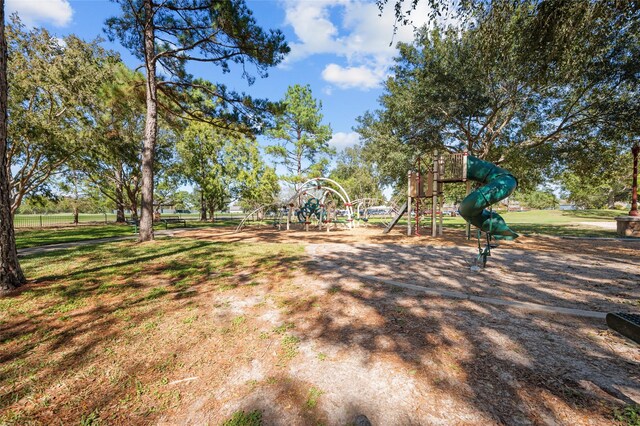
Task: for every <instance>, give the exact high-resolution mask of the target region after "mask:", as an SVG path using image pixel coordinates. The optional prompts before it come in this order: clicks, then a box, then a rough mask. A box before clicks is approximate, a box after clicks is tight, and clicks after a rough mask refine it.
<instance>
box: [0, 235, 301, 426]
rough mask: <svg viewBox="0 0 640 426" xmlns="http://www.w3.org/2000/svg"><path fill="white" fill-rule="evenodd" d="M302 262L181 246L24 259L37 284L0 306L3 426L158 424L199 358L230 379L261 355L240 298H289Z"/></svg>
mask: <svg viewBox="0 0 640 426" xmlns="http://www.w3.org/2000/svg"><path fill="white" fill-rule="evenodd" d="M301 254H302V247H301V246H298V245H287V244H277V245H276V244H267V245H264V244H260V245H255V244H246V243H217V242H208V241H197V240H189V239H179V238H174V239H166V240H156V241H154V242H151V243H146V244H139V243H136V242H132V241H125V242H116V243H109V244H101V245H97V246H83V247H78V248H77V249H75V250H73V251H59V252H51V253H46V254H40V255H33V256H27V257H25V258H23V259H22V262H21V263H22V267H23V269H24V270H25V273H26V275H27V277H29V279H30V282H29V283H28V284H27V285H26V286H25V287H24V288H22V289H21V290H19V291H17V292H14V293H11V294H9V295H7V296H6V297H3V298H0V336H2V338H1V339H0V424H2V425H21V424H58V423H63V424H86V425H97V424H125V423H126V424H131V425H136V424H148V423H149V422H150V421H151V419H153V418H156V416H159V415H162V414H163V413H166V412H167V411H168V410H171V409H172V408H175V407H176V406H178V405H179V404H180V401H181V398H182V396H181V392H180V389H179V388H177V387H176V386H175V385H171V383H172V382H173V381H176V380H177V381H180V380H181V379H184V378H189V377H190V376H191V375H192V374H191V373H190V369H191V368H192V366H193V365H194V363H195V364H196V365H197V363H199V362H204V361H201V360H198V359H196V360H194V359H193V358H191V357H193V356H203V357H207V356H208V355H209V354H214V355H215V356H214V357H213V359H214V360H215V362H214V365H212V368H213V370H214V371H216V372H217V371H227V372H228V371H231V368H232V366H233V365H234V363H236V362H237V354H238V353H244V351H249V352H251V351H254V350H257V349H253V347H254V346H255V345H257V343H255V342H263V340H261V339H260V338H259V336H260V331H259V330H257V329H256V327H255V324H254V322H253V321H254V320H253V319H252V317H251V316H250V315H248V314H238V313H235V314H233V308H232V307H231V306H230V302H229V300H230V299H229V298H230V297H231V298H233V300H244V299H245V298H247V297H255V296H252V294H253V293H254V292H256V291H260V292H265V291H269V292H272V293H278V291H279V290H278V285H280V284H281V283H285V284H286V282H287V280H288V279H290V276H291V275H290V272H289V270H290V267H291V266H292V265H295V264H297V263H298V262H300V259H301ZM274 276H277V277H278V278H277V279H274V278H273V277H274ZM267 278H268V279H267ZM256 279H260V280H261V282H262V281H264V282H265V284H264V285H261V286H255V285H251V283H253V282H255V280H256ZM227 287H228V288H230V289H229V290H226V291H224V292H220V291H219V289H220V288H227ZM285 287H286V286H285ZM225 312H229V314H225ZM219 315H228V316H227V317H219ZM271 336H273V340H275V339H276V338H275V336H276V335H275V334H272V335H271ZM270 339H271V337H270ZM275 341H276V342H277V340H275ZM287 342H288V343H287ZM287 342H283V345H284V346H285V347H286V348H287V351H286V353H287V354H289V356H293V355H292V353H293V352H295V351H297V349H296V348H297V343H295V342H293V341H291V342H289V341H287ZM296 342H297V341H296ZM190 348H197V350H194V351H191V350H189V349H190ZM187 354H191V355H187ZM193 354H197V355H193ZM207 359H209V358H207ZM209 362H211V361H207V363H209ZM193 380H196V379H193ZM216 380H219V381H220V386H222V385H223V383H224V380H225V376H224V375H222V374H219V373H216V376H215V377H214V378H209V379H208V380H207V383H209V384H210V383H215V382H216ZM52 407H53V408H55V409H53V410H52ZM232 424H236V423H232ZM238 424H243V423H238ZM247 424H251V423H247Z"/></svg>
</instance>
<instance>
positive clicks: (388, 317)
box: [0, 227, 640, 426]
mask: <svg viewBox="0 0 640 426" xmlns="http://www.w3.org/2000/svg"><path fill="white" fill-rule="evenodd" d="M219 242H222V243H224V242H237V243H240V244H218V243H219ZM242 243H251V244H247V245H245V244H242ZM274 243H275V244H274ZM278 243H295V244H301V245H302V246H303V248H301V247H300V246H295V245H286V246H285V245H284V244H278ZM150 244H152V246H151V247H156V249H157V250H156V251H153V250H150V249H148V247H147V249H146V251H145V250H143V248H144V247H143V246H141V245H137V244H136V243H134V242H112V243H109V244H104V245H101V246H96V247H98V248H96V249H91V250H89V249H86V248H85V250H84V251H83V250H82V248H79V249H78V251H77V252H74V251H72V250H69V251H68V252H65V253H66V254H64V255H60V254H57V255H54V254H52V253H43V254H40V255H39V256H42V257H38V258H36V259H37V261H38V262H42V263H47V262H53V261H52V260H51V259H60V260H58V262H59V263H62V264H63V265H62V266H61V265H52V267H55V271H56V272H55V274H53V275H51V273H49V272H46V271H45V272H43V276H42V277H41V278H40V279H39V280H37V281H33V282H30V283H29V284H28V285H27V286H26V288H25V289H24V290H23V291H24V294H23V295H22V296H21V295H20V293H17V294H16V295H14V298H15V303H14V304H13V305H10V304H9V302H11V300H8V301H7V302H6V303H7V306H13V308H12V309H14V310H15V317H11V318H7V319H6V320H5V322H0V334H2V333H5V332H6V333H9V334H10V336H0V337H2V339H4V346H2V348H3V350H0V367H2V368H0V425H2V424H3V420H2V419H7V420H6V424H8V425H23V424H33V425H49V424H76V425H77V424H83V425H92V426H95V425H112V424H113V425H127V426H129V425H149V424H156V425H166V426H169V425H222V424H224V422H225V421H227V420H228V419H230V418H231V417H232V416H234V414H238V413H240V412H244V413H245V414H247V413H253V412H256V411H259V412H260V413H261V418H262V424H264V425H283V426H284V425H286V426H297V425H300V426H306V425H327V426H329V425H331V426H333V425H336V426H346V425H351V424H353V422H354V420H355V418H356V416H358V415H365V416H367V418H368V419H369V420H370V421H371V423H372V424H373V425H380V426H395V425H398V426H400V425H498V424H506V425H620V424H637V419H638V416H640V345H638V344H636V343H634V342H632V341H630V340H628V339H626V338H624V337H622V336H621V335H619V334H617V333H616V332H613V331H611V330H609V329H608V328H607V326H606V323H605V321H604V319H603V317H604V315H605V313H606V312H612V311H613V312H621V311H623V312H631V313H640V284H639V283H640V241H639V240H613V239H591V240H586V239H560V238H549V237H536V238H532V237H524V236H523V237H521V238H519V239H517V240H516V241H512V242H504V243H500V245H499V247H497V248H496V249H494V250H493V251H492V256H491V257H490V258H489V262H488V265H487V268H486V269H484V270H481V271H472V270H471V268H470V264H471V261H472V259H473V258H474V256H475V254H476V253H477V243H476V241H474V240H471V241H468V240H467V239H465V238H464V236H463V235H462V232H461V231H453V230H445V234H444V236H443V237H441V238H431V237H427V236H422V237H407V236H406V235H404V234H403V231H402V230H395V231H392V233H391V234H389V235H383V234H382V232H381V229H380V228H375V227H368V228H358V229H355V230H340V231H331V232H328V233H327V232H325V231H323V232H303V231H289V232H286V231H277V230H275V229H273V228H269V227H262V228H247V229H246V230H244V231H243V232H240V233H235V232H233V229H230V228H208V229H197V230H195V229H194V230H185V231H176V232H174V233H173V236H172V237H166V238H165V237H163V238H158V239H157V240H156V241H155V242H153V243H150ZM137 250H140V252H141V253H143V257H144V258H143V259H138V255H136V253H138V252H137ZM247 250H248V251H247ZM115 252H121V253H125V254H126V253H129V254H127V255H126V256H125V255H122V256H123V257H119V258H118V259H119V260H118V259H116V260H113V259H111V257H110V256H113V254H112V253H115ZM246 253H250V255H247V254H246ZM251 253H259V254H260V255H259V256H257V255H255V254H251ZM178 254H179V256H178ZM83 256H84V258H86V259H87V260H86V262H89V263H88V265H89V268H90V269H89V270H87V267H86V266H84V263H83V262H84V261H83ZM91 256H94V257H95V256H98V257H97V258H98V259H101V260H100V261H99V262H98V261H97V260H95V258H94V257H91ZM176 256H178V257H176ZM180 256H181V257H180ZM243 256H244V258H247V259H254V260H252V261H251V262H250V263H248V264H243V263H242V262H240V260H239V259H238V257H243ZM251 256H253V257H251ZM91 259H93V260H91ZM122 259H124V261H123V260H122ZM132 259H135V260H139V262H133V261H132ZM210 259H216V262H214V263H212V264H209V266H207V267H206V268H205V270H202V271H201V270H200V269H199V268H201V267H202V266H203V264H205V263H206V262H205V261H206V260H210ZM225 259H226V260H225ZM187 260H188V261H187ZM127 268H128V269H127ZM180 268H182V269H180ZM103 269H105V270H103ZM119 271H120V272H119ZM122 271H126V273H125V272H122ZM114 274H115V275H114ZM198 274H200V275H198ZM110 277H111V278H110ZM112 277H117V278H112ZM65 279H66V280H68V282H70V283H72V284H71V285H70V286H69V287H70V288H59V289H56V287H55V286H56V285H60V281H63V280H65ZM42 292H46V294H50V293H53V296H51V297H53V299H52V300H59V299H60V302H59V303H62V304H61V305H56V306H61V308H60V309H59V311H55V310H53V307H49V306H48V305H47V304H46V303H49V302H47V300H49V299H47V298H46V297H44V296H40V297H39V298H36V297H35V296H33V297H34V298H33V299H28V298H27V297H26V294H34V295H35V294H38V293H42ZM84 293H86V294H87V295H88V296H87V297H85V298H83V299H82V301H83V303H79V304H78V305H77V306H71V305H66V304H64V303H66V302H65V300H66V299H62V297H63V296H64V297H67V296H73V295H76V296H77V295H78V294H84ZM47 297H49V296H47ZM29 300H31V302H29ZM25 303H31V305H25ZM56 303H58V302H56ZM62 308H64V309H62ZM2 339H0V343H3V341H2ZM5 367H6V368H5ZM3 409H4V412H3ZM634 416H635V417H634ZM634 418H635V419H636V420H633V419H634ZM634 421H636V423H633V422H634ZM236 424H242V423H236Z"/></svg>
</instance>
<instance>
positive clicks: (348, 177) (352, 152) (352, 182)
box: [329, 146, 383, 201]
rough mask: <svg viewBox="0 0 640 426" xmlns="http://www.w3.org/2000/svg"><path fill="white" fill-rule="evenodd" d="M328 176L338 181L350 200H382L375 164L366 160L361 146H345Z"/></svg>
mask: <svg viewBox="0 0 640 426" xmlns="http://www.w3.org/2000/svg"><path fill="white" fill-rule="evenodd" d="M329 177H330V178H331V179H334V180H335V181H337V182H339V183H340V185H342V187H343V188H344V189H345V191H346V192H347V194H349V197H350V198H351V199H352V200H356V199H358V198H377V199H380V200H381V201H382V198H383V196H382V189H381V185H380V182H379V179H378V178H377V176H376V172H375V165H373V164H369V163H368V162H367V161H366V159H365V157H364V155H363V150H362V147H361V146H354V147H349V148H346V149H345V150H344V151H343V152H342V153H341V154H340V156H339V157H338V161H337V164H336V166H335V168H334V169H333V170H332V171H331V174H330V175H329Z"/></svg>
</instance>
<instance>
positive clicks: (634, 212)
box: [629, 143, 640, 216]
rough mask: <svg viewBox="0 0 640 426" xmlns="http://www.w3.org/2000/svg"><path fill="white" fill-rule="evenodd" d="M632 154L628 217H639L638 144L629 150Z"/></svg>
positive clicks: (639, 148) (639, 146)
mask: <svg viewBox="0 0 640 426" xmlns="http://www.w3.org/2000/svg"><path fill="white" fill-rule="evenodd" d="M631 153H632V154H633V182H632V185H633V189H632V191H631V210H629V216H640V212H638V153H640V144H639V143H636V144H635V146H634V147H633V149H632V150H631Z"/></svg>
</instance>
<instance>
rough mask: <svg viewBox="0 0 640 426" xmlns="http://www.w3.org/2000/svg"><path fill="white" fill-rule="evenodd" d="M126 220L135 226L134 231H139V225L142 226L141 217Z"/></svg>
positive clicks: (128, 223)
mask: <svg viewBox="0 0 640 426" xmlns="http://www.w3.org/2000/svg"><path fill="white" fill-rule="evenodd" d="M125 222H126V223H127V225H131V226H133V233H134V234H137V233H138V227H139V226H140V219H135V220H134V219H126V220H125Z"/></svg>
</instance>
